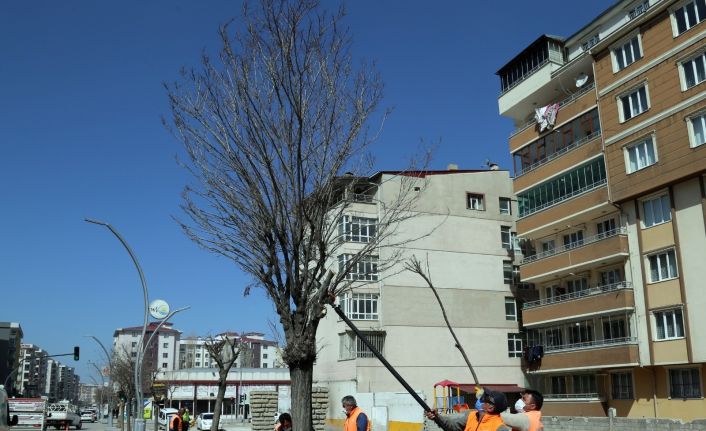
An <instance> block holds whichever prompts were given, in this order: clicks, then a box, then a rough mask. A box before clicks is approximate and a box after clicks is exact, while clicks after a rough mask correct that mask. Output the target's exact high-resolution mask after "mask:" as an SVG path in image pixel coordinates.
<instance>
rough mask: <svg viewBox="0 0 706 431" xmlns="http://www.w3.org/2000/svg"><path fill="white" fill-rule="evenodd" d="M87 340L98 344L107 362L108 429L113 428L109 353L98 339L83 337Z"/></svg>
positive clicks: (111, 362) (111, 378)
mask: <svg viewBox="0 0 706 431" xmlns="http://www.w3.org/2000/svg"><path fill="white" fill-rule="evenodd" d="M84 336H85V337H87V338H93V341H95V342H96V343H98V345H99V346H101V349H103V353H105V359H106V360H107V361H108V390H109V391H110V396H109V397H108V428H113V395H114V394H113V358H111V356H110V353H108V349H106V348H105V346H104V345H103V343H101V340H99V339H98V337H95V336H93V335H84ZM101 422H103V418H102V417H101Z"/></svg>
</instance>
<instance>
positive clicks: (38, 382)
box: [15, 343, 49, 397]
mask: <svg viewBox="0 0 706 431" xmlns="http://www.w3.org/2000/svg"><path fill="white" fill-rule="evenodd" d="M20 358H21V360H22V365H21V366H20V370H21V372H18V373H17V377H16V382H15V387H16V388H17V391H18V392H19V393H21V394H22V395H23V396H25V397H38V396H41V395H46V394H47V389H46V381H47V370H48V364H47V361H48V360H49V358H47V352H46V351H44V350H43V349H41V348H40V347H39V346H37V345H35V344H24V343H23V344H21V346H20Z"/></svg>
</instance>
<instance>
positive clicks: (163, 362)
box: [113, 322, 181, 373]
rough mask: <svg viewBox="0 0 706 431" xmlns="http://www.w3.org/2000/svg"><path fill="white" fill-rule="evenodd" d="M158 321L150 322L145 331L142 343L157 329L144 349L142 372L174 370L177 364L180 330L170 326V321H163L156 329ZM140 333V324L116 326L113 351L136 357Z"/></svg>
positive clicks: (117, 353)
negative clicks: (124, 326) (127, 326)
mask: <svg viewBox="0 0 706 431" xmlns="http://www.w3.org/2000/svg"><path fill="white" fill-rule="evenodd" d="M157 326H158V323H157V322H150V323H149V325H148V326H147V332H146V333H145V338H144V343H147V341H148V340H149V339H150V336H151V335H152V334H154V333H155V331H157V334H156V335H155V336H154V337H153V338H152V341H151V343H150V345H149V346H147V349H146V351H145V357H144V364H143V369H144V372H145V373H147V372H156V371H159V370H167V371H171V370H175V369H177V368H178V365H179V340H180V337H181V332H180V331H177V330H176V329H173V328H172V324H171V323H165V324H164V325H162V327H161V328H159V330H157ZM141 335H142V326H132V327H129V328H118V329H116V330H115V332H114V333H113V353H114V354H116V355H128V356H129V357H131V358H133V359H136V358H137V351H138V350H137V349H138V346H140V345H141V344H142V343H140V336H141Z"/></svg>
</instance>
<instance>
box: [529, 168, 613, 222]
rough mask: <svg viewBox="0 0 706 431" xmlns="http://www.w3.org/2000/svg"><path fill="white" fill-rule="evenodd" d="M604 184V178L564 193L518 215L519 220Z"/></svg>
mask: <svg viewBox="0 0 706 431" xmlns="http://www.w3.org/2000/svg"><path fill="white" fill-rule="evenodd" d="M606 183H607V182H606V179H605V178H603V179H600V180H598V181H596V182H595V183H591V184H588V185H586V186H584V187H581V188H580V189H576V190H573V191H571V192H569V193H566V194H564V195H561V196H559V197H558V198H556V199H552V200H551V201H549V202H546V203H544V204H542V205H538V206H536V207H534V208H532V210H531V211H529V210H528V211H527V212H524V213H522V214H520V218H521V219H523V218H525V217H529V216H531V215H532V214H534V213H538V212H540V211H542V210H545V209H547V208H549V207H552V206H554V205H557V204H560V203H562V202H564V201H566V200H569V199H571V198H573V197H575V196H578V195H582V194H584V193H588V192H590V191H592V190H595V189H597V188H600V187H603V186H605V185H606Z"/></svg>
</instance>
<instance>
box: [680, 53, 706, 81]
mask: <svg viewBox="0 0 706 431" xmlns="http://www.w3.org/2000/svg"><path fill="white" fill-rule="evenodd" d="M681 72H682V76H681V78H682V90H688V89H689V88H691V87H694V86H696V85H698V84H701V83H702V82H704V81H706V53H701V54H699V55H698V56H696V57H694V58H691V59H689V60H686V61H683V62H682V63H681Z"/></svg>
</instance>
